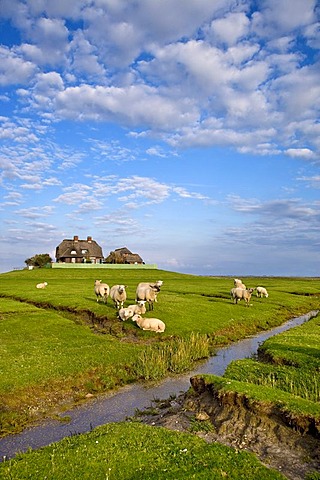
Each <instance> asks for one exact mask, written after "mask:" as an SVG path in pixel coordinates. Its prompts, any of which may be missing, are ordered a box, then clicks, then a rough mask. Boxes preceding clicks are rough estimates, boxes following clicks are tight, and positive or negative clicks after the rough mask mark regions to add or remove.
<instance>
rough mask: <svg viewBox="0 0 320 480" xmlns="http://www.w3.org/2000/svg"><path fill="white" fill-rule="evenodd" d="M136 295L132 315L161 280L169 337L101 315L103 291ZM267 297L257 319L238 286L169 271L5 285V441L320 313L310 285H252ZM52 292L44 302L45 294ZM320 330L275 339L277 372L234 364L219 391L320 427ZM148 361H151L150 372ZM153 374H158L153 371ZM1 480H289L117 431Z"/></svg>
mask: <svg viewBox="0 0 320 480" xmlns="http://www.w3.org/2000/svg"><path fill="white" fill-rule="evenodd" d="M96 278H98V279H102V280H103V281H104V282H107V283H108V284H109V285H110V286H111V285H113V284H119V283H120V284H125V285H127V286H128V287H127V292H128V300H127V302H126V303H127V304H129V303H134V296H135V288H136V285H137V283H138V282H139V281H155V280H158V279H162V280H163V281H164V285H163V287H162V289H161V292H160V294H159V297H158V303H156V304H155V308H154V311H153V312H147V314H146V316H156V317H158V318H161V319H162V320H163V321H164V322H165V323H166V327H167V328H166V331H165V333H163V334H156V333H153V332H145V331H142V330H140V329H139V328H138V327H137V326H136V324H135V323H133V322H132V321H130V320H129V321H127V322H120V321H119V320H118V319H117V315H116V310H115V308H114V307H113V305H112V304H111V302H110V300H109V302H108V304H107V305H105V304H103V303H97V301H96V298H95V295H94V291H93V284H94V280H95V279H96ZM242 280H243V281H244V282H245V283H246V284H247V286H249V287H255V286H258V285H263V286H265V287H266V288H267V289H268V291H269V295H270V296H269V298H263V299H260V298H256V297H255V296H253V297H252V300H251V305H250V307H246V306H245V305H244V304H243V303H240V304H239V305H234V304H233V303H232V302H231V299H230V289H231V288H232V287H233V279H232V278H227V277H197V276H192V275H183V274H178V273H173V272H166V271H161V270H150V271H134V270H121V271H112V272H111V271H110V272H106V271H105V270H104V271H99V270H96V269H95V270H94V271H90V270H58V269H57V270H54V269H53V270H50V269H43V270H32V271H28V270H23V271H14V272H9V273H6V274H1V275H0V297H1V303H0V338H1V343H0V425H1V433H0V435H1V436H4V435H7V434H9V433H13V432H17V431H19V430H21V429H22V428H24V427H25V426H26V425H30V424H31V423H33V422H35V421H38V420H40V419H41V418H43V417H48V416H50V415H55V414H59V412H61V411H62V410H63V408H68V407H70V405H71V404H74V403H77V402H79V401H83V400H84V399H85V398H86V395H87V394H88V393H90V394H98V393H100V392H105V391H107V390H110V389H114V388H116V387H118V386H120V385H123V384H126V383H130V382H133V381H137V380H143V379H152V378H159V377H161V376H165V375H168V374H171V373H178V372H180V371H183V370H186V369H188V368H190V367H191V366H192V363H194V362H195V361H196V360H197V359H200V358H203V357H206V356H208V355H209V354H210V353H212V351H213V349H214V348H215V347H217V346H221V345H225V344H228V343H230V342H232V341H234V340H237V339H240V338H243V337H246V336H248V335H250V334H253V333H256V332H257V331H260V330H265V329H269V328H272V327H273V326H276V325H279V324H281V323H283V322H284V321H285V320H288V319H289V318H292V317H294V316H298V315H300V314H304V313H306V312H308V311H310V310H315V309H318V308H319V296H320V281H319V279H311V278H263V279H261V278H252V277H250V278H242ZM43 281H47V282H48V286H47V288H46V289H44V290H38V289H36V288H35V285H36V284H37V283H39V282H43ZM319 330H320V320H319V318H318V317H317V318H315V319H313V320H311V321H310V322H308V323H307V324H305V325H303V326H302V327H298V328H297V329H293V330H291V331H289V332H285V333H283V334H281V335H278V336H277V337H274V338H271V339H269V340H268V341H267V342H265V344H264V345H263V346H262V347H261V352H263V355H264V358H267V359H268V360H269V363H263V364H262V363H260V362H258V361H256V360H253V359H247V360H243V361H239V362H233V363H232V364H231V365H230V366H229V368H228V369H227V372H226V374H225V376H224V377H223V378H219V377H212V378H211V379H210V378H209V377H208V381H212V382H213V383H216V388H220V389H228V390H230V389H231V390H233V391H237V392H240V393H242V394H244V395H246V396H247V397H248V398H251V399H253V400H254V401H255V400H258V401H261V402H274V403H277V405H279V404H281V406H282V408H283V409H284V410H286V411H287V412H290V414H293V415H308V416H309V417H313V418H318V417H319V418H320V404H319V378H318V374H319V366H320V363H319V362H320V347H319V344H320V343H319V339H320V338H319V337H320V332H319ZM150 359H151V360H152V361H150ZM150 365H151V366H152V367H150ZM0 478H3V479H4V480H6V479H11V480H18V479H19V480H22V479H32V480H37V479H42V478H47V479H54V480H59V479H66V480H67V479H70V480H71V479H72V480H74V479H76V478H83V479H86V478H88V479H89V478H90V479H91V478H95V479H99V478H101V479H102V478H103V479H110V480H111V479H120V478H121V479H126V478H128V479H129V478H130V479H144V480H145V479H156V478H159V479H160V478H161V479H170V478H181V479H183V478H186V479H187V478H188V479H189V478H197V479H201V478H203V479H207V478H217V479H220V478H221V479H223V478H230V479H241V478H246V479H251V478H252V479H256V478H259V479H281V478H284V477H283V476H282V475H281V474H279V473H277V472H274V471H272V470H268V469H267V468H265V467H264V466H262V464H260V463H259V462H258V461H257V460H256V459H255V457H254V456H252V455H249V454H247V453H245V452H238V451H235V450H232V449H229V448H226V447H223V446H221V445H218V444H213V445H207V444H206V443H205V442H204V441H202V440H200V439H199V438H197V437H195V436H194V435H192V434H181V433H177V432H170V431H167V430H165V429H162V428H156V429H155V428H151V427H147V426H145V425H140V424H138V423H137V422H133V423H120V424H117V425H115V424H110V425H106V426H104V427H100V428H98V429H95V430H94V431H93V432H91V433H89V434H86V435H79V436H73V437H71V438H66V439H65V440H63V441H62V442H59V443H57V444H54V445H52V446H49V447H46V448H44V449H40V450H39V451H35V452H28V453H27V454H24V455H20V456H19V457H18V458H16V459H14V460H12V461H8V462H5V463H3V464H0Z"/></svg>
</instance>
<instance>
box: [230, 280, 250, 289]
mask: <svg viewBox="0 0 320 480" xmlns="http://www.w3.org/2000/svg"><path fill="white" fill-rule="evenodd" d="M233 283H234V286H235V288H244V289H246V288H247V287H246V286H245V284H244V283H242V280H240V278H235V279H234V281H233Z"/></svg>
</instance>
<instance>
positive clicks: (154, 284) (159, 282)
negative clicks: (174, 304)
mask: <svg viewBox="0 0 320 480" xmlns="http://www.w3.org/2000/svg"><path fill="white" fill-rule="evenodd" d="M162 285H163V281H162V280H157V281H156V282H140V283H139V284H138V286H137V289H138V288H140V287H151V288H153V289H155V290H157V291H158V292H159V291H160V288H161V287H162Z"/></svg>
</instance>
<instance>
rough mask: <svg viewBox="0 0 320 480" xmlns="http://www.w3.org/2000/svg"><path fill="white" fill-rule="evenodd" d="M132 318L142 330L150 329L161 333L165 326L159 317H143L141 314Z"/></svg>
mask: <svg viewBox="0 0 320 480" xmlns="http://www.w3.org/2000/svg"><path fill="white" fill-rule="evenodd" d="M132 320H133V321H134V322H136V323H137V325H138V327H140V328H142V330H151V331H152V332H157V333H162V332H164V331H165V329H166V326H165V323H164V322H163V321H162V320H159V318H143V317H141V315H134V316H133V317H132Z"/></svg>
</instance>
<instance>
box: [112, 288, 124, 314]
mask: <svg viewBox="0 0 320 480" xmlns="http://www.w3.org/2000/svg"><path fill="white" fill-rule="evenodd" d="M126 288H127V285H113V286H112V287H111V289H110V298H111V299H112V300H113V302H114V306H115V307H116V308H117V309H118V310H119V309H120V308H123V304H124V302H125V301H126V299H127V292H126Z"/></svg>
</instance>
